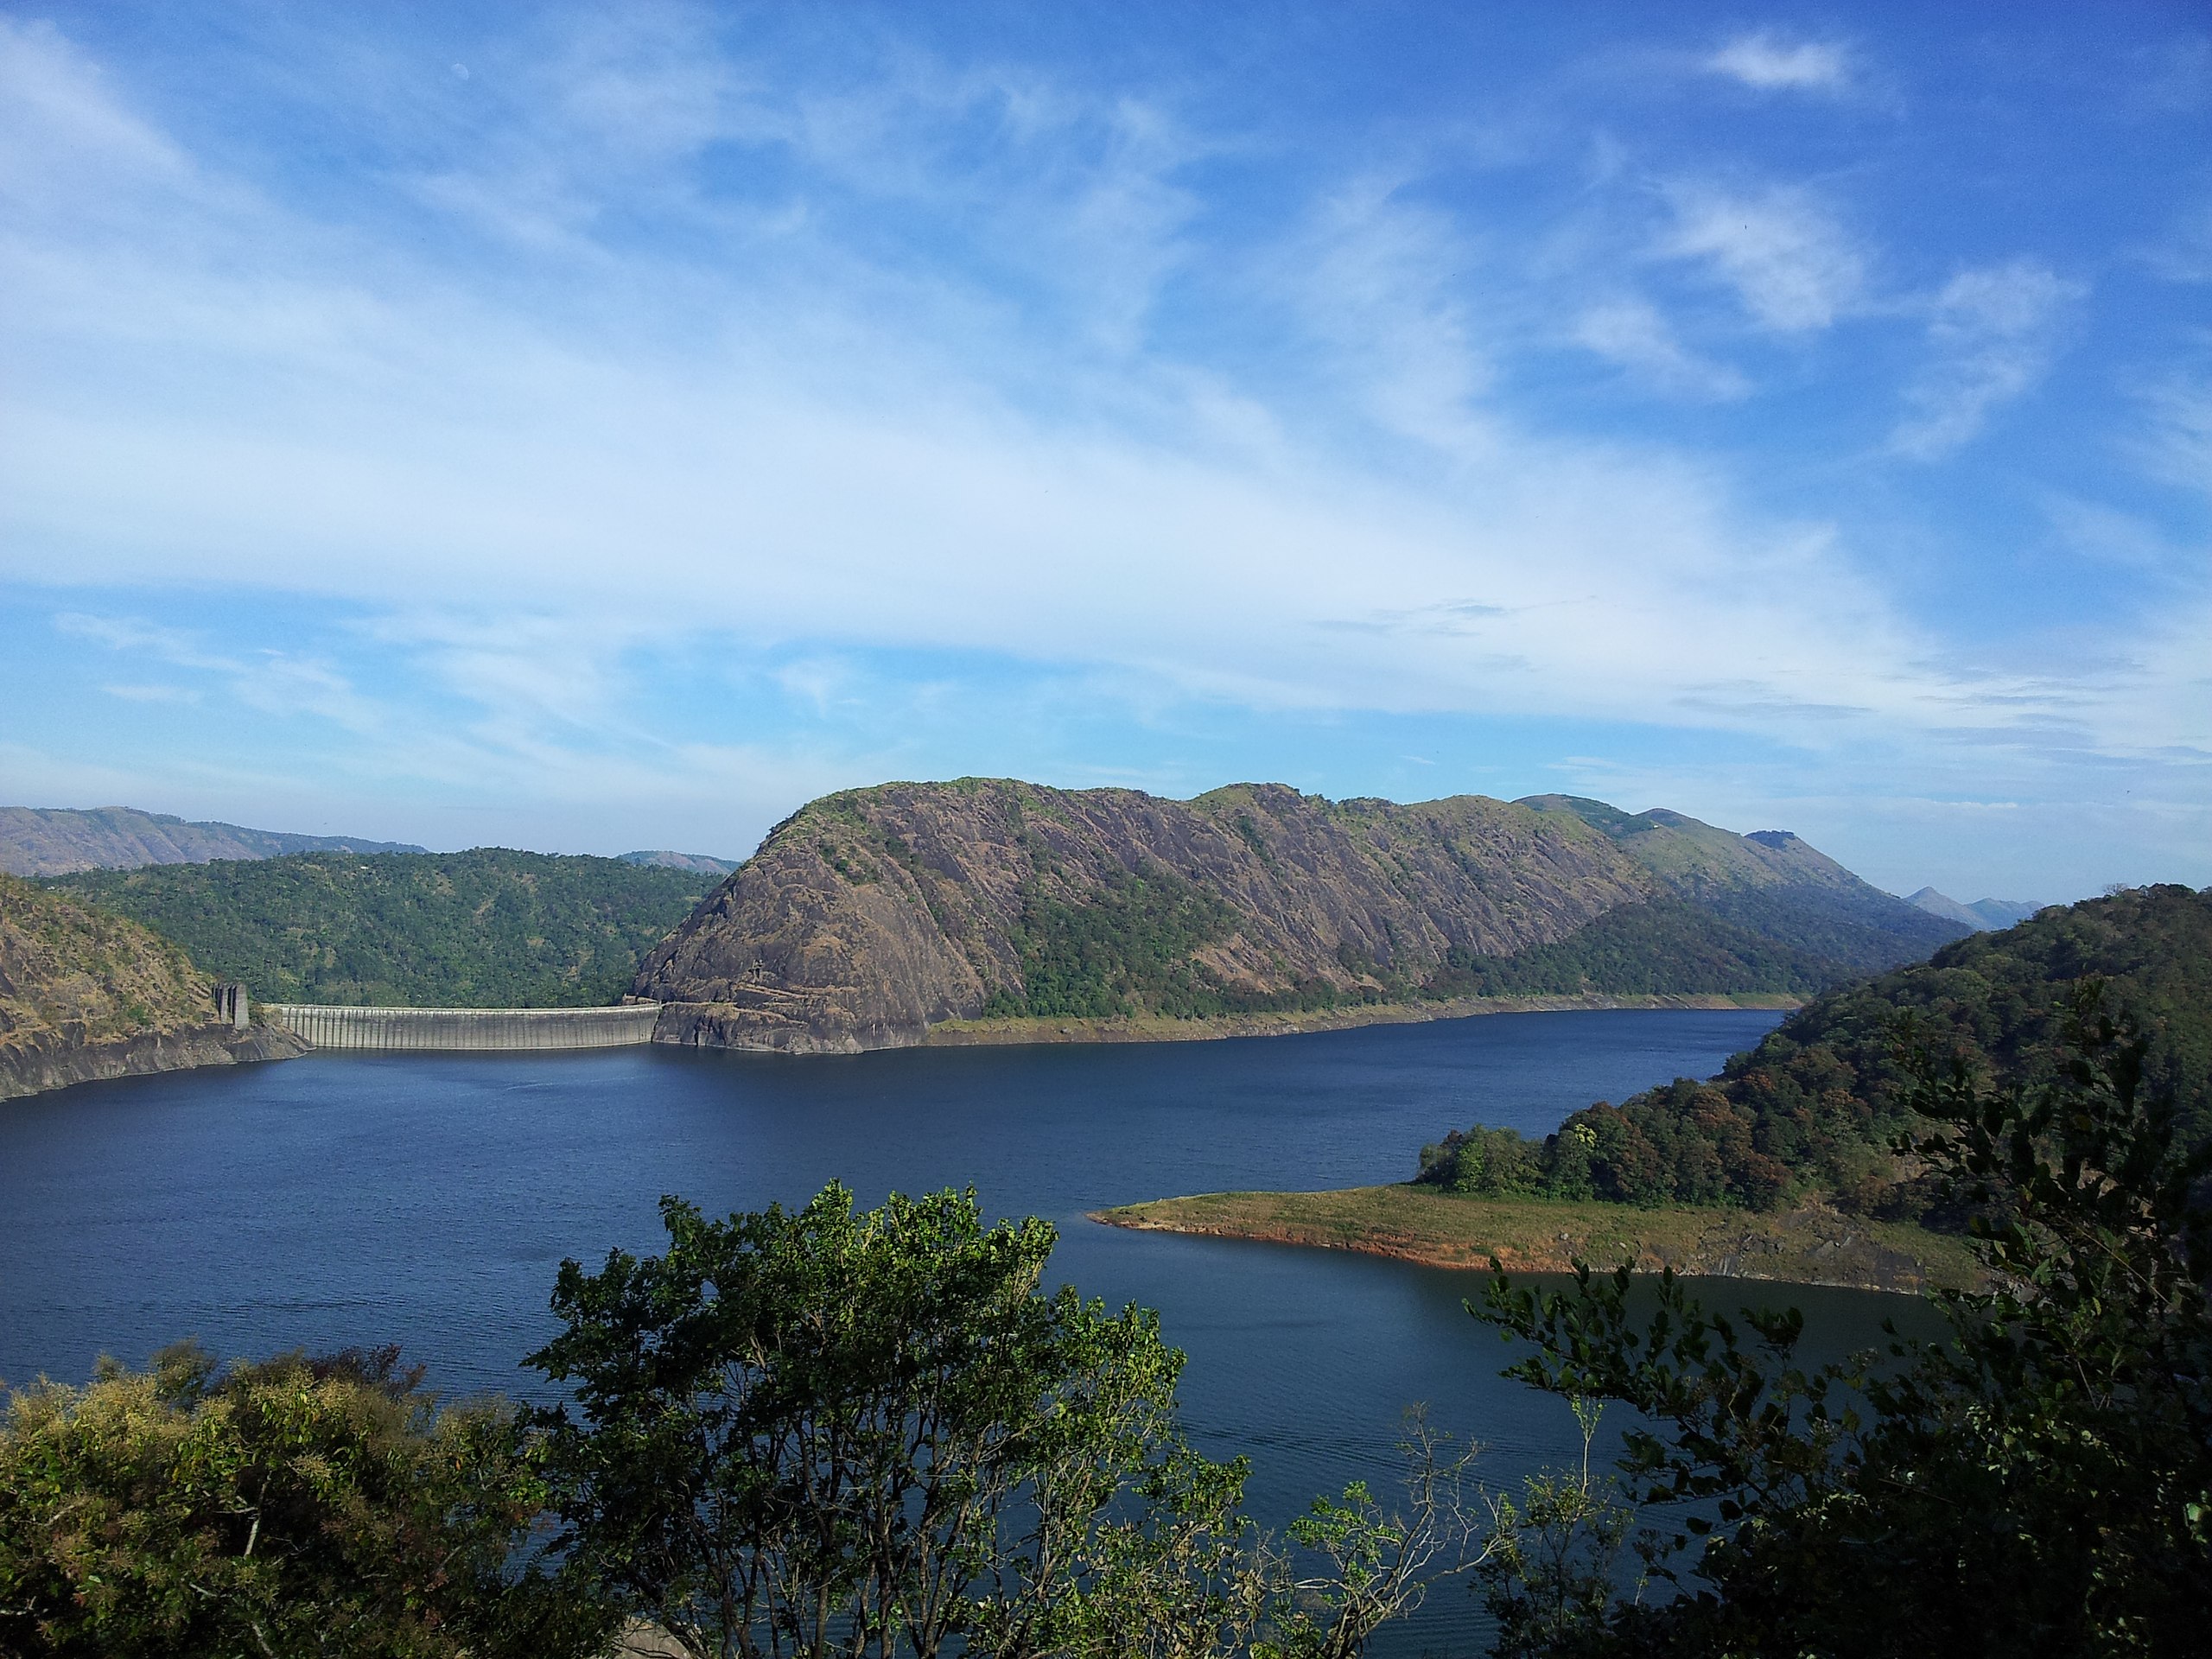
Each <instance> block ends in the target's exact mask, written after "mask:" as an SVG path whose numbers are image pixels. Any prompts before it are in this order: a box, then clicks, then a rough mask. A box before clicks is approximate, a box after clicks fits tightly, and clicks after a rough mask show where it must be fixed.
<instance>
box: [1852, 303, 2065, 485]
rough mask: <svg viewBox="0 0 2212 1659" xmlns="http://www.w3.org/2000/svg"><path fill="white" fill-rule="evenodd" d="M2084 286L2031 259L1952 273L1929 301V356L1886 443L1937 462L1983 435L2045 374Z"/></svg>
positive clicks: (1899, 449)
mask: <svg viewBox="0 0 2212 1659" xmlns="http://www.w3.org/2000/svg"><path fill="white" fill-rule="evenodd" d="M2083 291H2084V290H2083V289H2082V287H2081V285H2080V284H2078V283H2072V282H2069V281H2067V280H2066V279H2064V278H2063V277H2059V276H2058V275H2056V273H2055V272H2053V271H2052V270H2050V269H2049V267H2047V266H2045V265H2043V264H2038V263H2037V262H2036V261H2034V260H2031V259H2015V260H2012V261H2010V262H2009V263H2007V264H2002V265H1993V266H1987V267H1985V268H1982V269H1980V270H1962V271H1961V272H1959V273H1958V275H1956V276H1955V277H1952V278H1951V280H1950V281H1949V282H1948V283H1945V284H1944V285H1943V287H1942V289H1940V290H1939V291H1938V292H1937V293H1936V295H1935V296H1933V297H1932V298H1930V299H1929V301H1928V302H1926V312H1927V316H1928V343H1929V358H1928V361H1927V363H1926V365H1924V366H1923V369H1922V370H1921V372H1920V373H1919V375H1918V376H1917V377H1916V379H1915V380H1914V381H1913V383H1912V384H1911V385H1909V386H1908V387H1907V388H1906V390H1905V404H1906V409H1907V413H1906V415H1905V417H1904V419H1903V420H1902V421H1900V422H1899V423H1897V428H1896V429H1895V431H1893V432H1892V433H1891V439H1890V442H1891V447H1892V448H1894V449H1895V450H1896V451H1897V453H1898V454H1903V455H1907V456H1910V458H1911V459H1913V460H1915V461H1936V460H1939V459H1941V458H1942V456H1944V455H1947V454H1950V453H1951V452H1952V451H1953V450H1955V449H1957V448H1961V446H1963V445H1965V444H1967V443H1969V442H1972V441H1973V440H1974V438H1975V437H1977V436H1978V435H1980V433H1981V430H1982V429H1983V428H1984V427H1985V426H1986V424H1987V423H1988V421H1989V417H1990V416H1991V415H1992V414H1993V412H1995V410H1998V409H1999V407H2001V406H2002V405H2004V404H2008V403H2011V402H2012V400H2013V399H2015V398H2017V397H2021V396H2022V395H2023V394H2024V393H2025V392H2027V391H2029V390H2031V388H2032V387H2033V386H2034V385H2036V384H2037V382H2038V381H2039V380H2041V379H2042V378H2043V376H2044V372H2045V371H2046V370H2047V369H2048V368H2049V367H2050V359H2051V355H2052V353H2053V352H2054V350H2055V349H2056V343H2057V334H2058V327H2059V324H2060V321H2061V320H2062V317H2063V313H2064V310H2065V308H2066V307H2067V306H2068V305H2069V303H2070V302H2073V301H2075V300H2078V299H2079V298H2081V297H2082V293H2083Z"/></svg>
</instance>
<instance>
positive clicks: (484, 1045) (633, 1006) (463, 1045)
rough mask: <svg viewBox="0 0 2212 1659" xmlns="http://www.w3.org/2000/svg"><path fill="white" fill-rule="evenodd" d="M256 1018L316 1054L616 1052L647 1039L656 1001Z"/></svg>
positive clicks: (301, 1012)
mask: <svg viewBox="0 0 2212 1659" xmlns="http://www.w3.org/2000/svg"><path fill="white" fill-rule="evenodd" d="M257 1011H258V1012H260V1013H261V1014H264V1015H265V1016H266V1017H267V1019H268V1020H269V1021H270V1023H271V1024H272V1025H278V1026H282V1027H284V1028H285V1029H286V1030H288V1031H289V1032H291V1033H293V1034H294V1035H295V1036H297V1037H299V1038H301V1039H303V1040H305V1041H306V1042H308V1044H310V1045H311V1046H314V1047H316V1048H350V1049H383V1050H410V1049H411V1050H424V1049H441V1050H474V1051H477V1052H515V1051H518V1050H523V1049H551V1048H621V1047H625V1046H628V1045H630V1044H632V1043H649V1042H651V1041H652V1036H653V1027H654V1024H655V1023H656V1022H657V1021H658V1020H659V1018H660V1004H659V1003H658V1002H627V1003H624V1004H623V1005H622V1006H621V1007H612V1008H364V1007H342V1006H338V1005H334V1004H327V1003H306V1002H264V1003H260V1004H258V1005H257Z"/></svg>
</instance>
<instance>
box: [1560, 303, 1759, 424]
mask: <svg viewBox="0 0 2212 1659" xmlns="http://www.w3.org/2000/svg"><path fill="white" fill-rule="evenodd" d="M1573 340H1574V343H1575V344H1576V345H1578V346H1581V347H1583V348H1584V349H1585V350H1586V351H1590V352H1594V353H1597V354H1598V355H1599V357H1602V358H1604V359H1606V360H1607V361H1609V362H1612V363H1617V364H1618V365H1620V366H1621V367H1623V368H1624V369H1626V370H1628V371H1629V372H1630V373H1632V374H1634V375H1635V376H1636V377H1637V378H1639V379H1641V380H1643V382H1645V383H1646V384H1648V385H1651V386H1654V387H1656V388H1657V389H1658V390H1660V391H1666V392H1670V393H1673V394H1675V395H1676V396H1680V397H1696V398H1710V399H1716V400H1726V399H1729V398H1735V397H1746V396H1748V395H1749V394H1750V392H1751V381H1750V379H1749V378H1747V377H1746V376H1745V375H1744V374H1743V373H1742V372H1739V371H1738V370H1737V369H1735V368H1732V367H1731V366H1730V365H1727V364H1726V363H1718V362H1714V361H1713V360H1712V359H1709V358H1706V357H1701V356H1700V355H1699V354H1698V353H1694V352H1693V351H1691V350H1689V349H1688V347H1687V346H1684V345H1683V344H1682V343H1681V340H1678V339H1677V338H1676V337H1675V331H1674V330H1673V329H1672V328H1670V327H1669V326H1668V324H1667V320H1666V318H1665V317H1664V316H1662V315H1661V314H1660V312H1659V309H1658V308H1657V307H1656V306H1654V305H1653V304H1652V303H1651V302H1649V301H1648V300H1643V299H1639V298H1636V297H1633V296H1630V297H1627V298H1619V299H1611V300H1607V301H1604V302H1600V303H1599V304H1597V305H1593V306H1592V307H1591V308H1589V309H1588V310H1587V311H1585V312H1584V313H1583V314H1582V315H1581V316H1580V318H1578V319H1577V320H1576V321H1575V325H1574V331H1573Z"/></svg>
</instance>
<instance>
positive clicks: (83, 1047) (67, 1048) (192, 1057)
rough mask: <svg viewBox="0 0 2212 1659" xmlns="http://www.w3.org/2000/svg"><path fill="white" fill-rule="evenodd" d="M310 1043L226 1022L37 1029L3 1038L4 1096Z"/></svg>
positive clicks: (244, 1061)
mask: <svg viewBox="0 0 2212 1659" xmlns="http://www.w3.org/2000/svg"><path fill="white" fill-rule="evenodd" d="M307 1047H308V1046H307V1045H306V1044H305V1043H303V1042H302V1041H301V1040H300V1039H298V1038H297V1037H295V1036H294V1035H293V1034H292V1033H290V1032H289V1031H285V1030H283V1029H282V1028H281V1027H275V1026H252V1027H248V1028H247V1029H245V1030H244V1031H239V1030H236V1029H234V1028H232V1027H230V1026H227V1025H214V1024H211V1025H204V1026H186V1027H181V1029H178V1030H175V1031H160V1032H140V1033H135V1034H134V1035H131V1036H129V1037H121V1038H114V1039H107V1040H105V1041H94V1042H85V1041H81V1040H73V1038H72V1035H71V1034H70V1033H64V1032H32V1033H28V1034H27V1035H26V1036H24V1037H22V1038H17V1039H12V1040H10V1041H9V1042H7V1043H4V1044H0V1100H12V1099H16V1098H19V1097H22V1096H29V1095H41V1094H45V1093H47V1092H48V1090H54V1089H67V1088H69V1087H71V1086H72V1085H73V1084H79V1083H96V1082H99V1081H100V1080H101V1079H103V1078H106V1077H147V1076H150V1075H151V1074H153V1073H155V1072H158V1071H192V1070H194V1069H195V1068H197V1067H200V1066H203V1065H250V1064H251V1063H253V1062H255V1061H258V1060H288V1059H290V1058H293V1057H294V1056H296V1055H300V1054H304V1053H306V1052H307Z"/></svg>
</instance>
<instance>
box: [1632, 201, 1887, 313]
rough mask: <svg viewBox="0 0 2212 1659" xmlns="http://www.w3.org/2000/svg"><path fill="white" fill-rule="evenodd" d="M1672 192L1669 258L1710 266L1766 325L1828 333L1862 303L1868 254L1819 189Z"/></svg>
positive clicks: (1665, 249)
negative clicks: (1819, 194) (1820, 196)
mask: <svg viewBox="0 0 2212 1659" xmlns="http://www.w3.org/2000/svg"><path fill="white" fill-rule="evenodd" d="M1666 195H1667V199H1668V202H1669V206H1670V207H1671V208H1672V210H1673V213H1674V225H1673V226H1672V228H1671V229H1670V231H1669V232H1668V234H1667V235H1666V236H1664V237H1663V238H1662V239H1661V242H1660V245H1659V248H1658V251H1659V253H1660V255H1661V257H1665V258H1669V259H1679V260H1688V261H1694V262H1696V263H1700V264H1705V265H1707V266H1708V267H1709V268H1710V269H1711V270H1713V273H1714V274H1715V275H1716V276H1718V277H1719V278H1720V280H1721V281H1723V282H1725V283H1727V284H1728V285H1729V286H1730V287H1731V288H1732V289H1734V290H1735V292H1736V295H1737V296H1738V299H1739V300H1740V301H1741V302H1742V303H1743V307H1744V309H1745V311H1746V312H1748V313H1749V314H1750V315H1751V319H1752V321H1755V322H1757V323H1758V324H1759V325H1760V326H1761V327H1764V328H1768V329H1770V330H1772V331H1774V332H1775V333H1777V334H1802V333H1808V332H1810V331H1813V330H1816V329H1821V328H1826V327H1830V326H1831V325H1832V324H1834V322H1835V321H1836V320H1837V318H1838V317H1839V316H1841V315H1844V314H1846V313H1847V312H1849V311H1850V310H1852V309H1853V308H1855V307H1856V306H1857V305H1859V302H1860V301H1861V299H1862V297H1863V295H1864V292H1865V289H1866V255H1865V254H1864V253H1863V252H1862V251H1860V249H1859V246H1858V245H1857V244H1856V243H1855V242H1854V241H1853V239H1852V238H1851V236H1850V235H1849V233H1848V232H1846V231H1845V230H1844V228H1843V226H1841V225H1840V223H1839V222H1838V221H1837V219H1836V218H1835V216H1834V213H1831V212H1830V211H1829V210H1828V209H1827V207H1825V206H1824V205H1823V204H1822V203H1821V201H1820V200H1818V199H1817V198H1816V197H1815V196H1814V195H1813V194H1812V193H1811V192H1809V191H1807V190H1804V189H1801V188H1791V187H1779V186H1778V187H1772V188H1765V189H1760V190H1752V191H1744V190H1731V189H1727V188H1722V187H1720V186H1717V185H1713V184H1707V183H1695V182H1681V183H1677V184H1675V185H1672V186H1670V187H1669V188H1668V189H1667V192H1666Z"/></svg>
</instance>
